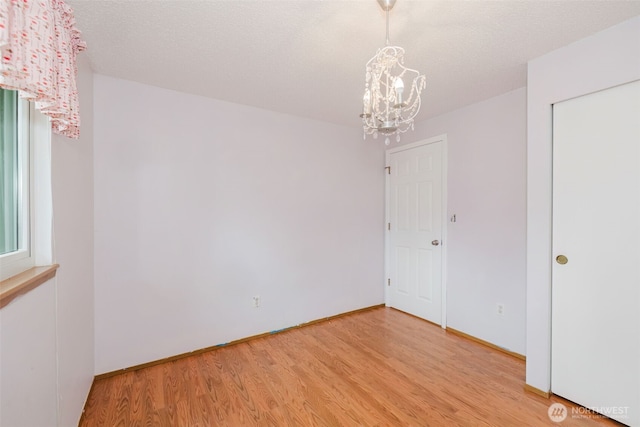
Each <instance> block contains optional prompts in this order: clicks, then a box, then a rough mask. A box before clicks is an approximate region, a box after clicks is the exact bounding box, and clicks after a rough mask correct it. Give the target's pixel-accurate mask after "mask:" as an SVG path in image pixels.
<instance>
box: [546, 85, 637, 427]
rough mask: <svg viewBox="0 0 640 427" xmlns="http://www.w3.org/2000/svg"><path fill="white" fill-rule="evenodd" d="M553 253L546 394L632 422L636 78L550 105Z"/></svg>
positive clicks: (634, 395)
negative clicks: (548, 378)
mask: <svg viewBox="0 0 640 427" xmlns="http://www.w3.org/2000/svg"><path fill="white" fill-rule="evenodd" d="M553 256H554V257H556V259H555V260H553V270H552V274H553V280H552V374H551V377H552V378H551V388H552V392H553V393H555V394H558V395H561V396H563V397H565V398H567V399H569V400H572V401H574V402H576V403H579V404H581V405H583V406H585V407H588V408H595V409H596V411H597V412H601V413H604V414H605V415H607V416H609V417H610V418H613V419H616V420H618V421H620V422H622V423H625V424H627V425H632V426H640V314H639V313H640V82H634V83H629V84H626V85H623V86H619V87H615V88H611V89H608V90H605V91H602V92H597V93H593V94H590V95H586V96H582V97H580V98H575V99H572V100H568V101H565V102H561V103H558V104H556V105H555V106H554V109H553ZM558 256H565V257H566V263H565V264H560V263H559V261H560V262H564V260H563V259H557V257H558Z"/></svg>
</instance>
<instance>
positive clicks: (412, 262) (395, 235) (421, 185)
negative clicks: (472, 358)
mask: <svg viewBox="0 0 640 427" xmlns="http://www.w3.org/2000/svg"><path fill="white" fill-rule="evenodd" d="M442 145H443V143H442V141H436V142H433V143H430V144H424V145H419V146H417V147H413V148H409V149H403V150H402V151H396V152H391V153H390V154H389V155H388V163H387V165H388V166H389V167H390V168H391V170H390V174H389V187H388V188H389V195H388V206H387V208H388V218H389V224H388V236H387V242H388V251H387V254H388V260H387V268H388V273H389V281H388V288H387V305H389V306H391V307H394V308H397V309H399V310H402V311H405V312H407V313H410V314H413V315H415V316H418V317H421V318H423V319H426V320H429V321H431V322H434V323H437V324H439V325H440V324H442V209H443V203H442V195H443V191H442V182H443V179H442V171H443V167H442V163H443V161H442V152H443V149H442Z"/></svg>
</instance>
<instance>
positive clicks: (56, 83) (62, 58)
mask: <svg viewBox="0 0 640 427" xmlns="http://www.w3.org/2000/svg"><path fill="white" fill-rule="evenodd" d="M75 24H76V22H75V18H74V16H73V10H72V9H71V7H69V6H68V5H67V4H65V2H64V1H63V0H0V53H1V54H2V58H1V61H0V87H3V88H5V89H12V90H19V91H20V95H21V96H22V97H24V98H27V99H29V100H31V101H35V102H36V108H37V109H39V110H40V111H42V113H44V114H45V115H47V116H49V117H50V119H51V124H52V129H53V131H54V132H55V133H58V134H60V135H64V136H68V137H70V138H78V136H79V128H80V116H79V113H78V90H77V86H76V75H77V71H78V67H77V64H76V55H77V54H78V52H80V51H82V50H84V49H86V44H85V42H84V41H82V40H81V39H80V31H78V29H77V28H76V26H75Z"/></svg>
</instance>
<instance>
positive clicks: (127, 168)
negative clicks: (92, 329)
mask: <svg viewBox="0 0 640 427" xmlns="http://www.w3.org/2000/svg"><path fill="white" fill-rule="evenodd" d="M94 82H95V86H94V90H95V98H94V99H95V104H94V105H95V117H96V121H95V156H94V159H95V160H94V164H95V213H96V215H95V230H96V258H95V260H96V264H95V268H96V270H95V280H96V295H95V301H96V320H95V321H96V373H98V374H99V373H104V372H108V371H113V370H116V369H120V368H125V367H129V366H132V365H136V364H140V363H144V362H149V361H152V360H157V359H160V358H164V357H168V356H172V355H176V354H179V353H183V352H187V351H192V350H195V349H199V348H203V347H207V346H212V345H216V344H220V343H225V342H228V341H231V340H235V339H239V338H243V337H247V336H251V335H255V334H259V333H263V332H267V331H271V330H275V329H279V328H284V327H289V326H293V325H297V324H299V323H303V322H307V321H310V320H314V319H318V318H322V317H326V316H330V315H334V314H338V313H342V312H345V311H349V310H354V309H358V308H362V307H367V306H371V305H375V304H380V303H382V302H383V289H384V288H383V235H384V234H383V230H384V228H383V227H384V215H383V214H384V204H383V203H384V194H383V192H384V168H383V165H384V160H383V158H384V157H383V154H384V152H383V150H382V148H381V147H380V144H379V143H377V142H372V141H370V140H368V141H363V139H362V135H361V132H360V131H359V130H358V129H351V128H347V127H341V126H335V125H331V124H327V123H322V122H317V121H312V120H306V119H302V118H296V117H293V116H289V115H284V114H278V113H274V112H269V111H265V110H260V109H257V108H253V107H247V106H242V105H237V104H231V103H225V102H221V101H217V100H212V99H207V98H203V97H198V96H193V95H187V94H183V93H179V92H174V91H169V90H164V89H159V88H155V87H151V86H147V85H143V84H138V83H133V82H128V81H124V80H119V79H115V78H110V77H105V76H100V75H96V76H95V77H94ZM253 295H260V296H261V298H262V306H261V307H260V308H258V309H256V308H253V307H252V296H253Z"/></svg>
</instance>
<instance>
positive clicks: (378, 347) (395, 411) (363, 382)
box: [80, 308, 618, 427]
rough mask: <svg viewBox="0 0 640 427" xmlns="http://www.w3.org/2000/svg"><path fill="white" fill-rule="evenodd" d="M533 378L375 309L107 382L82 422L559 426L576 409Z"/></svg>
mask: <svg viewBox="0 0 640 427" xmlns="http://www.w3.org/2000/svg"><path fill="white" fill-rule="evenodd" d="M524 378H525V365H524V362H523V361H521V360H518V359H515V358H513V357H511V356H508V355H505V354H503V353H500V352H498V351H496V350H493V349H490V348H487V347H485V346H483V345H481V344H478V343H475V342H472V341H470V340H467V339H465V338H462V337H459V336H455V335H453V334H449V333H446V332H445V331H443V330H442V329H441V328H439V327H437V326H435V325H432V324H429V323H427V322H425V321H422V320H419V319H417V318H415V317H412V316H409V315H407V314H404V313H401V312H399V311H396V310H393V309H388V308H376V309H373V310H370V311H365V312H361V313H356V314H353V315H348V316H345V317H341V318H338V319H334V320H331V321H327V322H323V323H318V324H315V325H312V326H308V327H304V328H299V329H293V330H290V331H287V332H283V333H281V334H276V335H273V336H269V337H265V338H259V339H256V340H252V341H248V342H245V343H241V344H237V345H234V346H230V347H223V348H219V349H216V350H213V351H211V352H207V353H203V354H200V355H197V356H191V357H188V358H185V359H181V360H178V361H173V362H167V363H164V364H162V365H157V366H153V367H149V368H145V369H141V370H138V371H133V372H127V373H124V374H121V375H118V376H115V377H111V378H107V379H102V380H98V381H96V383H95V384H94V387H93V390H92V392H91V394H90V396H89V398H88V401H87V405H86V412H85V414H84V416H83V419H82V420H81V423H80V425H81V426H127V427H128V426H138V425H140V426H189V427H195V426H230V427H236V426H243V425H250V426H254V425H255V426H278V427H280V426H305V427H306V426H474V427H475V426H500V427H506V426H514V427H515V426H518V427H520V426H549V425H559V424H555V423H552V422H551V421H550V420H549V418H548V416H547V409H548V407H549V405H550V404H551V403H553V402H561V403H564V404H565V405H567V406H568V407H569V408H571V406H572V404H571V403H569V402H567V401H564V400H562V399H560V398H557V397H552V398H551V399H545V398H543V397H540V396H537V395H534V394H531V393H527V392H525V391H524V390H523V386H524ZM569 411H571V409H569ZM561 425H562V426H578V425H580V426H595V425H618V424H617V423H615V422H613V421H611V420H608V419H595V418H587V419H577V418H572V416H571V415H569V418H567V419H566V420H565V421H564V422H563V423H562V424H561Z"/></svg>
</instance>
